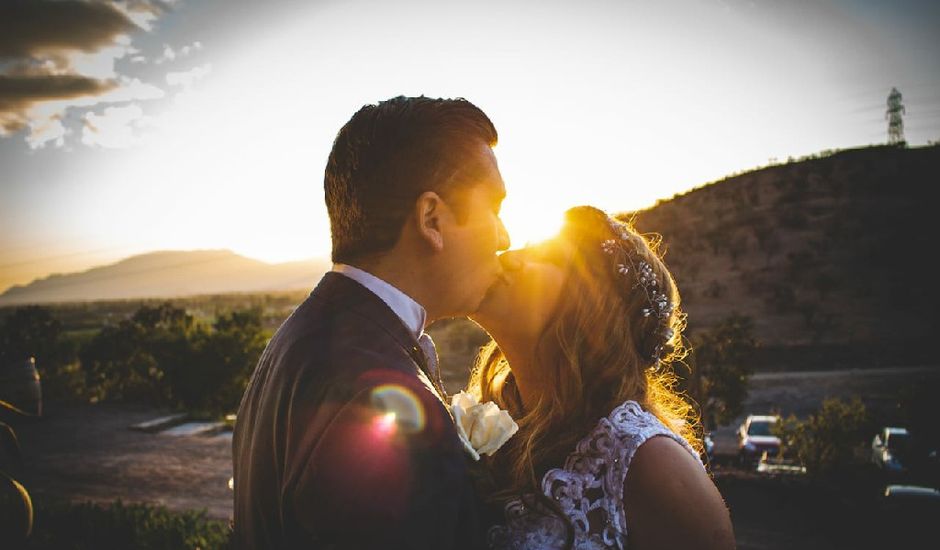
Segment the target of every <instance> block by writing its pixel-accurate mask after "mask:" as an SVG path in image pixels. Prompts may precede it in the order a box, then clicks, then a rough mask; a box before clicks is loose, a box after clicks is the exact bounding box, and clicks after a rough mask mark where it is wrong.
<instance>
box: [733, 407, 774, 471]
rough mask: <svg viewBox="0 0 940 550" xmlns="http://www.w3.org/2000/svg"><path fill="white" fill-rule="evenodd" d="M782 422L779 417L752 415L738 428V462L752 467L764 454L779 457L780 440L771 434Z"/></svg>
mask: <svg viewBox="0 0 940 550" xmlns="http://www.w3.org/2000/svg"><path fill="white" fill-rule="evenodd" d="M779 420H780V417H779V416H777V415H759V414H751V415H748V416H747V418H745V419H744V422H742V423H741V426H740V427H738V462H739V463H740V464H741V465H742V466H747V467H752V466H754V465H756V464H757V462H758V460H759V459H760V457H761V456H763V455H764V453H766V454H767V456H770V457H773V456H777V454H778V453H779V452H780V438H779V437H777V436H775V435H773V433H771V428H772V427H773V425H774V424H776V423H777V422H778V421H779Z"/></svg>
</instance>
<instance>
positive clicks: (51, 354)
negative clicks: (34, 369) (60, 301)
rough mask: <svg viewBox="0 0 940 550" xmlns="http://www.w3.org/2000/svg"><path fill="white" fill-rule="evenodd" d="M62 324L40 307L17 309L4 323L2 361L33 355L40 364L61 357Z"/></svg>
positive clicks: (0, 331) (1, 329) (0, 347)
mask: <svg viewBox="0 0 940 550" xmlns="http://www.w3.org/2000/svg"><path fill="white" fill-rule="evenodd" d="M61 335H62V325H61V323H59V321H58V320H56V319H55V318H53V317H52V314H51V313H49V310H48V309H46V308H44V307H40V306H25V307H21V308H17V309H16V310H14V311H13V313H12V314H11V315H10V316H9V317H7V318H6V319H5V320H4V322H3V324H2V326H0V363H2V364H6V363H7V362H8V361H22V360H24V359H28V358H30V357H33V358H35V359H36V364H37V365H45V364H46V363H47V362H48V363H51V362H53V361H55V360H58V359H59V355H60V354H61V351H62V350H61V342H60V337H61Z"/></svg>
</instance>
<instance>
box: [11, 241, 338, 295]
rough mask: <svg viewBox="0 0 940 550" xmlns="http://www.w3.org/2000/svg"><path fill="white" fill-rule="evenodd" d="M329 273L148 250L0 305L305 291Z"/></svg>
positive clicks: (21, 291) (228, 255)
mask: <svg viewBox="0 0 940 550" xmlns="http://www.w3.org/2000/svg"><path fill="white" fill-rule="evenodd" d="M328 269H329V264H328V263H326V262H325V261H324V262H319V261H312V260H311V261H302V262H288V263H283V264H267V263H264V262H260V261H258V260H253V259H250V258H246V257H244V256H239V255H237V254H235V253H233V252H230V251H228V250H196V251H163V252H152V253H149V254H142V255H139V256H132V257H130V258H127V259H124V260H122V261H120V262H117V263H114V264H110V265H105V266H101V267H95V268H92V269H89V270H87V271H83V272H80V273H70V274H64V275H51V276H49V277H46V278H43V279H38V280H36V281H33V282H32V283H29V284H28V285H23V286H14V287H12V288H10V289H8V290H7V291H6V292H4V293H3V294H0V306H8V305H16V304H27V303H29V304H40V303H52V302H83V301H93V300H121V299H129V298H161V297H174V296H190V295H197V294H224V293H230V292H261V291H272V290H291V289H309V288H313V286H314V285H315V284H316V282H317V280H318V279H319V278H320V276H321V275H322V274H323V273H324V272H325V271H327V270H328Z"/></svg>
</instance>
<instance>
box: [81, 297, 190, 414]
mask: <svg viewBox="0 0 940 550" xmlns="http://www.w3.org/2000/svg"><path fill="white" fill-rule="evenodd" d="M202 330H204V328H203V327H201V326H199V325H197V323H196V322H195V319H194V318H193V317H192V316H191V315H189V314H188V313H186V310H185V309H181V308H176V307H173V306H172V305H171V304H169V303H168V302H167V303H163V304H161V305H159V306H155V307H150V306H142V307H141V308H140V309H138V310H137V312H136V313H134V315H133V316H132V317H131V318H130V319H127V320H124V321H121V322H120V323H119V324H118V325H117V326H109V327H105V328H104V329H103V330H102V331H101V332H100V333H98V334H97V335H96V336H95V337H94V338H93V339H92V340H91V341H90V342H89V343H88V344H87V345H86V346H85V347H84V348H83V349H82V351H81V361H82V368H83V370H84V372H85V376H86V384H87V387H88V389H89V392H90V395H89V397H90V398H91V400H92V401H101V400H108V399H110V400H119V401H120V400H142V401H145V402H149V403H151V404H166V403H167V402H172V399H173V397H172V392H171V391H170V387H169V385H168V384H167V382H166V380H164V378H165V376H166V371H167V370H168V369H172V368H175V365H179V364H189V363H191V362H193V361H194V360H195V359H194V355H195V353H194V350H193V346H192V344H191V341H192V340H193V339H194V338H195V336H196V335H197V334H198V333H199V332H200V331H202Z"/></svg>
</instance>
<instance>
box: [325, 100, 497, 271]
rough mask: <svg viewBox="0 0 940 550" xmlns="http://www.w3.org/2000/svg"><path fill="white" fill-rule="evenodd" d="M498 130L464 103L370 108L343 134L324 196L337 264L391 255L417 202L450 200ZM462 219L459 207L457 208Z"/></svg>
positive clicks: (331, 161) (429, 102) (417, 102)
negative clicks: (459, 174)
mask: <svg viewBox="0 0 940 550" xmlns="http://www.w3.org/2000/svg"><path fill="white" fill-rule="evenodd" d="M496 139H497V135H496V128H494V127H493V123H492V122H490V119H489V118H488V117H487V116H486V115H485V114H484V113H483V111H481V110H480V109H479V108H478V107H477V106H475V105H473V104H472V103H470V102H469V101H467V100H465V99H463V98H457V99H433V98H428V97H424V96H421V97H404V96H398V97H395V98H392V99H388V100H386V101H382V102H379V103H378V104H375V105H365V106H364V107H362V108H361V109H359V111H358V112H357V113H356V114H354V115H353V116H352V118H350V119H349V121H348V122H347V123H346V124H345V125H344V126H343V127H342V128H341V129H340V131H339V133H338V134H337V135H336V139H335V140H334V141H333V150H332V151H330V157H329V160H328V161H327V165H326V175H325V178H324V183H323V187H324V191H325V194H326V209H327V212H328V213H329V215H330V230H331V232H332V237H333V261H334V262H344V263H345V262H349V261H351V260H355V259H357V258H361V257H363V256H367V255H371V254H376V253H380V252H385V251H387V250H389V249H391V248H392V247H393V246H394V245H395V243H396V242H397V241H398V237H399V235H400V234H401V229H402V226H403V225H404V223H405V218H406V217H407V216H408V214H409V213H410V212H411V209H412V208H413V207H414V204H415V201H416V200H417V198H418V196H419V195H421V193H424V192H425V191H434V192H436V193H438V194H439V195H441V196H442V197H443V198H444V199H445V200H448V201H450V199H451V198H452V197H453V192H454V191H456V190H457V189H456V187H457V186H459V185H460V183H462V182H461V179H462V178H457V179H454V178H453V177H452V176H453V175H454V174H455V172H456V171H457V170H459V169H460V168H461V166H463V164H464V163H465V162H466V158H467V157H469V156H470V155H474V154H475V152H476V151H477V150H478V147H480V146H481V145H484V144H486V145H489V146H490V147H492V146H494V145H496ZM452 206H453V207H454V208H455V209H457V210H458V217H459V216H460V212H459V210H460V205H458V204H453V205H452Z"/></svg>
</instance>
